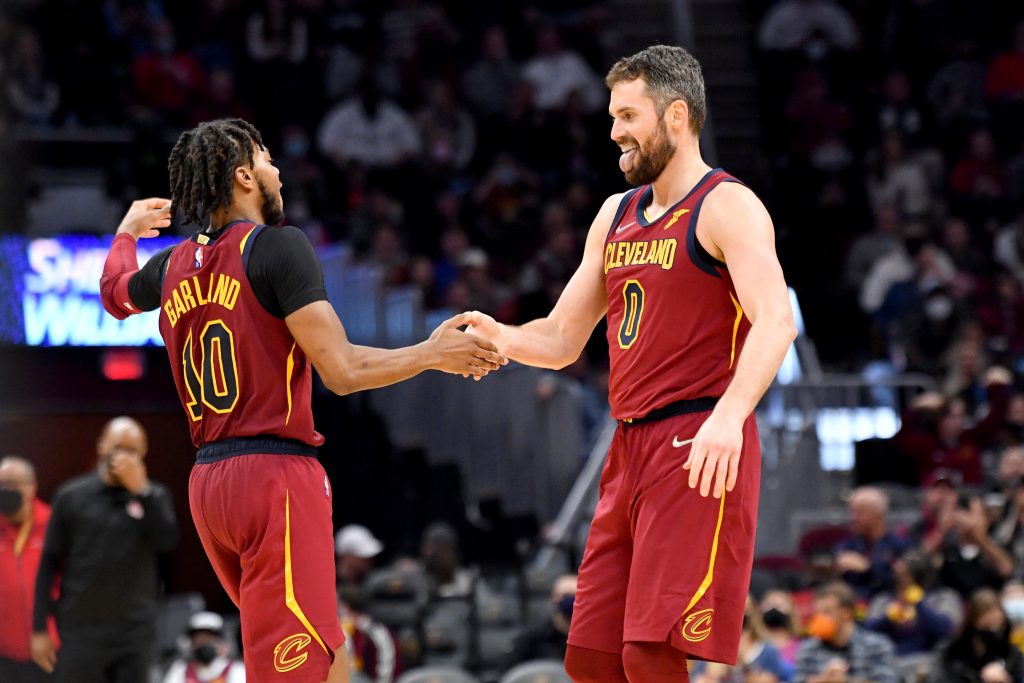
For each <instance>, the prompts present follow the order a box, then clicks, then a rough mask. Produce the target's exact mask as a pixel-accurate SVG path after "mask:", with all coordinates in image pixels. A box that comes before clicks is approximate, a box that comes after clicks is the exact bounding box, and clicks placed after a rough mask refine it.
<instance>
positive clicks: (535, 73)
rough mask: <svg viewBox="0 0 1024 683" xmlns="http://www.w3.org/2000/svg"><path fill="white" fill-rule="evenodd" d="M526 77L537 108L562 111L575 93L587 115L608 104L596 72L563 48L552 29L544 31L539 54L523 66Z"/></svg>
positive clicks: (540, 35)
mask: <svg viewBox="0 0 1024 683" xmlns="http://www.w3.org/2000/svg"><path fill="white" fill-rule="evenodd" d="M523 77H524V78H525V79H526V80H527V81H528V82H529V83H530V84H531V85H532V86H533V89H534V95H535V98H536V100H535V101H536V103H537V107H538V108H540V109H544V110H549V109H561V108H563V107H564V106H565V103H566V100H567V99H568V98H569V95H570V94H571V93H572V92H573V91H577V92H579V94H580V95H582V96H583V106H584V109H585V110H586V111H588V112H592V111H596V110H598V109H600V108H601V107H603V106H604V105H605V104H606V100H607V92H606V90H605V88H604V86H603V85H602V83H601V79H600V78H598V76H597V74H595V73H594V70H593V69H591V68H590V66H589V65H588V64H587V63H586V62H585V61H584V60H583V57H581V56H580V55H579V53H578V52H576V51H575V50H571V49H569V48H566V47H564V46H563V45H562V41H561V38H560V37H559V35H558V31H557V30H555V29H554V28H553V27H550V26H549V27H546V28H543V29H541V31H540V33H539V34H538V36H537V52H536V54H535V55H534V57H533V58H532V59H530V60H529V61H527V62H526V64H525V65H524V66H523Z"/></svg>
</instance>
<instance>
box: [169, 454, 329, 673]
mask: <svg viewBox="0 0 1024 683" xmlns="http://www.w3.org/2000/svg"><path fill="white" fill-rule="evenodd" d="M239 443H241V445H242V447H248V448H250V449H252V450H250V451H249V453H247V454H233V455H225V453H229V452H230V451H231V450H235V449H237V448H238V447H239V446H238V444H239ZM280 443H281V442H276V441H275V440H268V439H232V440H230V441H228V442H219V443H218V444H213V445H210V446H204V447H203V449H201V450H200V455H199V458H198V459H197V463H196V466H195V467H194V468H193V469H192V474H191V476H190V477H189V504H190V506H191V508H192V519H193V520H194V521H195V525H196V530H197V531H198V532H199V538H200V540H202V542H203V548H205V549H206V554H207V556H208V557H209V558H210V562H211V563H212V564H213V568H214V570H215V571H216V572H217V576H218V578H219V579H220V582H221V584H222V585H223V586H224V590H226V591H227V593H228V595H229V596H230V597H231V599H232V600H233V601H234V603H235V604H236V605H237V606H238V609H239V611H240V612H241V618H242V644H243V648H244V651H245V672H246V676H247V677H248V678H249V680H252V681H260V683H263V682H264V681H288V682H289V683H307V682H309V683H312V682H314V681H317V682H318V681H323V680H325V679H326V678H327V672H328V669H330V666H331V663H332V662H333V660H334V651H335V650H336V649H337V648H338V647H340V646H341V645H342V643H344V642H345V637H344V635H343V634H342V631H341V625H340V623H339V620H338V611H337V610H338V608H337V594H336V591H335V580H336V578H335V568H334V542H333V528H332V522H331V486H330V483H329V482H328V479H327V475H326V473H325V472H324V469H323V467H321V465H320V463H319V461H318V460H317V459H316V457H314V456H315V450H314V449H312V448H309V449H308V450H309V454H307V455H296V454H281V453H275V452H274V451H275V450H281V449H280V448H279V444H280ZM226 444H231V445H230V446H225V445H226ZM261 447H262V448H261ZM257 448H260V450H256V449H257ZM291 448H292V449H293V450H301V447H299V448H296V447H294V446H292V447H291ZM218 449H220V450H218ZM267 451H269V452H267ZM254 453H255V454H254Z"/></svg>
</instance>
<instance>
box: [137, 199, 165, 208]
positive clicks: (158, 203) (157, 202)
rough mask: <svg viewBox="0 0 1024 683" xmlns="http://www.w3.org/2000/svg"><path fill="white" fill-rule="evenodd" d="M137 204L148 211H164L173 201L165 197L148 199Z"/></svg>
mask: <svg viewBox="0 0 1024 683" xmlns="http://www.w3.org/2000/svg"><path fill="white" fill-rule="evenodd" d="M134 203H135V204H139V205H141V206H142V208H144V209H147V210H153V209H163V208H166V207H168V206H169V205H170V203H171V200H170V199H166V198H164V197H148V198H146V199H140V200H138V201H136V202H134Z"/></svg>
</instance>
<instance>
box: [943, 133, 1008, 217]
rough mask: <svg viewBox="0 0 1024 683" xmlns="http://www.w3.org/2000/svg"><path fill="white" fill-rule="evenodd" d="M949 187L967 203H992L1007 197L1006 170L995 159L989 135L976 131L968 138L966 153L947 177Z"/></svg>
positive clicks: (993, 144)
mask: <svg viewBox="0 0 1024 683" xmlns="http://www.w3.org/2000/svg"><path fill="white" fill-rule="evenodd" d="M949 186H950V188H951V189H952V190H953V192H954V193H956V194H958V195H960V196H961V197H964V198H967V199H975V200H994V199H1001V198H1002V197H1004V196H1005V195H1006V168H1005V167H1004V166H1003V164H1002V162H1001V161H999V159H998V158H997V157H996V152H995V141H994V140H993V139H992V133H991V132H990V131H988V130H986V129H985V128H979V129H977V130H976V131H974V133H972V134H971V138H970V141H969V142H968V146H967V152H966V153H965V154H964V156H963V157H961V158H960V160H959V161H957V162H956V163H955V164H954V165H953V168H952V170H951V171H950V173H949Z"/></svg>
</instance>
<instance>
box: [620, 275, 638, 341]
mask: <svg viewBox="0 0 1024 683" xmlns="http://www.w3.org/2000/svg"><path fill="white" fill-rule="evenodd" d="M622 304H623V305H622V323H621V324H620V325H619V348H622V349H628V348H629V347H630V346H632V345H633V342H635V341H636V338H637V335H639V334H640V318H641V317H642V316H643V314H644V288H643V285H641V284H640V281H639V280H626V284H625V285H623V286H622Z"/></svg>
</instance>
